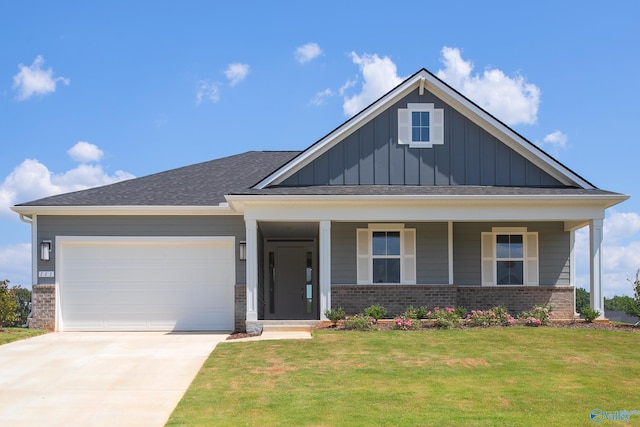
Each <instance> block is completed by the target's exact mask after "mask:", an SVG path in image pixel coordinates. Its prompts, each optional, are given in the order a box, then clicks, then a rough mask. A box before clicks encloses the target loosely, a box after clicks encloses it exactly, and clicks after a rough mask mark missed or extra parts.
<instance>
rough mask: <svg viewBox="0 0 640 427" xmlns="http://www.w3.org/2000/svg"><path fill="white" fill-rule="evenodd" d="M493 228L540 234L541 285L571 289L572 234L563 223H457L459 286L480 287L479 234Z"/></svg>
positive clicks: (456, 279)
mask: <svg viewBox="0 0 640 427" xmlns="http://www.w3.org/2000/svg"><path fill="white" fill-rule="evenodd" d="M492 227H527V231H535V232H538V269H539V278H540V285H567V286H568V285H570V284H571V283H570V268H571V266H570V263H569V261H570V246H569V242H570V233H569V232H567V231H564V225H563V223H562V222H534V223H454V225H453V268H454V272H453V278H454V283H455V284H456V285H479V284H480V283H481V277H480V274H481V260H480V256H481V255H480V252H481V249H480V235H481V234H480V233H482V232H484V231H491V228H492Z"/></svg>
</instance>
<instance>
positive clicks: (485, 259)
mask: <svg viewBox="0 0 640 427" xmlns="http://www.w3.org/2000/svg"><path fill="white" fill-rule="evenodd" d="M493 236H494V234H493V233H482V237H481V247H482V249H481V254H480V256H481V258H482V272H481V276H482V286H488V285H495V284H496V279H495V273H494V269H495V265H496V262H495V258H494V255H493V252H494V250H493V247H494V244H493Z"/></svg>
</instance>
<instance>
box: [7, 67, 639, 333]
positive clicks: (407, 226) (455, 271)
mask: <svg viewBox="0 0 640 427" xmlns="http://www.w3.org/2000/svg"><path fill="white" fill-rule="evenodd" d="M627 198H628V196H625V195H621V194H617V193H613V192H609V191H604V190H600V189H598V188H596V187H595V186H594V185H593V184H591V183H590V182H589V181H587V180H586V179H584V178H582V177H581V176H579V175H578V174H576V173H575V172H573V171H571V170H570V169H569V168H567V167H566V166H564V165H562V164H561V163H560V162H558V161H557V160H555V159H553V158H552V157H551V156H549V155H548V154H547V153H545V152H543V151H542V150H540V149H539V148H538V147H536V146H535V145H533V144H532V143H530V142H529V141H527V140H526V139H525V138H524V137H522V136H521V135H519V134H518V133H516V132H515V131H513V130H512V129H510V128H509V127H507V126H506V125H505V124H504V123H502V122H501V121H500V120H498V119H496V118H495V117H493V116H492V115H491V114H489V113H487V112H486V111H484V110H483V109H482V108H480V107H479V106H478V105H476V104H474V103H473V102H472V101H470V100H469V99H467V98H466V97H464V96H463V95H462V94H460V93H459V92H457V91H456V90H454V89H453V88H451V87H450V86H448V85H447V84H446V83H444V82H443V81H441V80H440V79H438V78H437V77H436V76H434V75H433V74H431V73H430V72H428V71H427V70H424V69H423V70H420V71H418V72H417V73H415V74H414V75H412V76H411V77H409V78H407V79H406V80H405V81H404V82H402V83H401V84H400V85H399V86H397V87H396V88H394V89H393V90H391V91H390V92H389V93H387V94H386V95H384V96H383V97H381V98H380V99H378V100H377V101H376V102H374V103H373V104H371V105H370V106H369V107H367V108H366V109H364V110H363V111H362V112H360V113H359V114H357V115H356V116H354V117H352V118H351V119H349V120H347V121H346V122H345V123H343V124H342V125H340V126H339V127H337V128H336V129H334V130H333V131H331V132H330V133H329V134H327V135H326V136H325V137H323V138H322V139H320V140H319V141H317V142H316V143H314V144H313V145H311V146H310V147H309V148H307V149H306V150H304V151H301V152H293V151H286V152H285V151H252V152H247V153H243V154H239V155H235V156H231V157H226V158H222V159H218V160H213V161H209V162H205V163H200V164H195V165H192V166H186V167H182V168H178V169H174V170H169V171H166V172H161V173H157V174H154V175H150V176H146V177H141V178H137V179H132V180H129V181H123V182H119V183H116V184H112V185H107V186H104V187H99V188H92V189H88V190H83V191H78V192H74V193H68V194H62V195H57V196H52V197H47V198H43V199H40V200H36V201H32V202H28V203H22V204H18V205H16V206H14V207H13V208H12V209H13V210H14V211H15V212H17V213H18V214H20V217H21V219H23V220H24V221H26V222H30V223H31V225H32V231H33V233H32V235H33V241H32V243H33V307H34V308H33V317H32V319H31V323H30V326H31V327H36V328H48V329H55V330H58V331H76V330H215V329H218V330H231V329H234V328H236V329H244V328H245V326H246V327H247V329H248V330H250V331H255V330H259V329H260V328H261V325H262V324H263V323H264V322H267V321H270V320H287V319H290V320H303V319H311V320H314V319H316V320H317V319H323V318H324V314H323V313H324V311H325V310H326V309H328V308H331V307H338V306H342V307H344V308H345V309H346V310H347V312H351V313H355V312H358V311H361V310H363V309H364V308H365V307H367V306H369V305H371V304H375V303H379V304H382V305H384V306H385V307H386V308H387V309H388V311H389V312H390V313H391V314H394V313H399V312H402V311H404V310H405V309H406V308H407V306H409V305H414V306H420V305H424V306H427V307H433V306H446V305H449V306H456V305H461V306H465V307H466V308H468V309H484V308H490V307H493V306H496V305H505V306H506V307H507V308H509V309H510V310H511V311H512V312H514V313H519V312H521V311H523V310H528V309H530V308H531V307H532V306H533V305H535V304H552V305H553V306H554V307H555V311H556V314H557V316H558V317H561V318H573V316H574V284H575V262H574V252H575V239H574V236H575V231H576V230H577V229H579V228H582V227H588V229H589V240H590V252H589V253H590V261H591V262H590V288H591V289H590V290H591V297H592V301H591V305H592V307H593V308H595V309H598V310H600V311H601V312H604V310H603V295H602V289H601V280H602V279H601V278H602V272H601V265H602V262H601V258H602V254H601V248H602V237H603V236H602V232H603V218H604V214H605V209H607V208H608V207H611V206H614V205H616V204H618V203H620V202H622V201H624V200H626V199H627Z"/></svg>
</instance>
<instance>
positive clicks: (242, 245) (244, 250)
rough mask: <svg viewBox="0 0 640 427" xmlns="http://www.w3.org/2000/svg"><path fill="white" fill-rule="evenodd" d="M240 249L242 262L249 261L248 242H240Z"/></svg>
mask: <svg viewBox="0 0 640 427" xmlns="http://www.w3.org/2000/svg"><path fill="white" fill-rule="evenodd" d="M238 246H239V247H238V249H239V250H240V256H239V258H240V261H246V260H247V242H245V241H244V240H243V241H241V242H240V244H239V245H238Z"/></svg>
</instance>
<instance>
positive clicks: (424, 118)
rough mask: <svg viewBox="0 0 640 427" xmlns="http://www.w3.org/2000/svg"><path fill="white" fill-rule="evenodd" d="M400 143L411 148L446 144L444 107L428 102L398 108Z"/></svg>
mask: <svg viewBox="0 0 640 427" xmlns="http://www.w3.org/2000/svg"><path fill="white" fill-rule="evenodd" d="M398 144H404V145H407V144H408V145H409V147H411V148H431V147H433V146H434V145H442V144H444V109H442V108H435V107H434V105H433V104H426V103H425V104H412V103H409V104H407V108H398Z"/></svg>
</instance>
